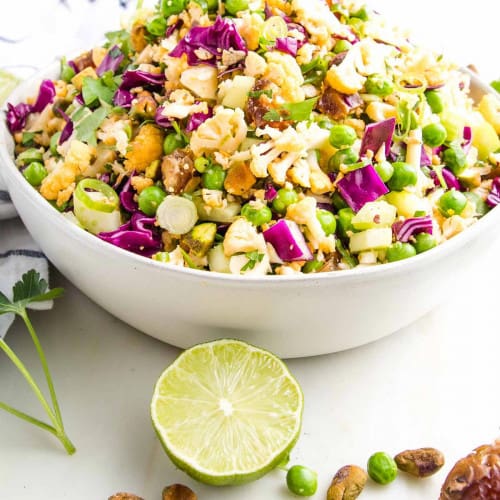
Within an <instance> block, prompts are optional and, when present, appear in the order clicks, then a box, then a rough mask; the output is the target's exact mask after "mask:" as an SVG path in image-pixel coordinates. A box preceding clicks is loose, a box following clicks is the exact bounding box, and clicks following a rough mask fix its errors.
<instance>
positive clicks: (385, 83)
mask: <svg viewBox="0 0 500 500" xmlns="http://www.w3.org/2000/svg"><path fill="white" fill-rule="evenodd" d="M365 90H366V92H367V93H368V94H373V95H376V96H379V97H387V96H388V95H391V94H392V93H393V92H394V85H393V84H392V82H391V81H390V80H387V79H386V78H384V77H383V76H382V75H370V76H369V77H368V78H367V79H366V82H365Z"/></svg>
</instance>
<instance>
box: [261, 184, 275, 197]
mask: <svg viewBox="0 0 500 500" xmlns="http://www.w3.org/2000/svg"><path fill="white" fill-rule="evenodd" d="M276 196H278V191H276V188H275V187H274V186H273V185H272V184H268V185H267V187H266V191H265V194H264V198H265V199H266V201H273V200H274V198H276Z"/></svg>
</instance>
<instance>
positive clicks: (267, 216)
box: [241, 203, 273, 226]
mask: <svg viewBox="0 0 500 500" xmlns="http://www.w3.org/2000/svg"><path fill="white" fill-rule="evenodd" d="M241 215H243V217H245V218H246V219H247V220H248V221H250V222H251V223H252V224H253V225H254V226H262V224H267V223H268V222H271V219H272V218H273V213H272V212H271V209H270V208H269V207H268V206H267V205H262V206H261V207H260V208H256V207H253V206H252V205H250V203H247V204H246V205H243V207H242V208H241Z"/></svg>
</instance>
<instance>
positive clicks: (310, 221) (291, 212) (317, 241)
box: [286, 196, 335, 253]
mask: <svg viewBox="0 0 500 500" xmlns="http://www.w3.org/2000/svg"><path fill="white" fill-rule="evenodd" d="M286 217H287V219H290V220H293V221H294V222H296V223H297V224H301V225H304V226H306V227H307V231H306V236H307V239H308V240H309V242H310V243H311V245H312V246H313V248H314V249H315V250H321V251H322V252H325V253H331V252H333V251H334V250H335V237H334V235H333V234H332V235H330V236H326V234H325V232H324V231H323V227H322V226H321V223H320V221H319V220H318V217H317V216H316V200H315V199H314V198H313V197H311V196H306V197H305V198H304V199H302V200H300V201H299V202H297V203H293V204H292V205H290V206H289V207H288V209H287V211H286Z"/></svg>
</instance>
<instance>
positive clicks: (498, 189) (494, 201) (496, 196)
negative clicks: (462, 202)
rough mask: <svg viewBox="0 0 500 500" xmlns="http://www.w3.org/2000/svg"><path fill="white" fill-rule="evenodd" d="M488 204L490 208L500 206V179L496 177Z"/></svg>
mask: <svg viewBox="0 0 500 500" xmlns="http://www.w3.org/2000/svg"><path fill="white" fill-rule="evenodd" d="M486 203H487V204H488V205H489V206H490V207H496V206H497V205H500V177H495V178H494V179H493V182H492V184H491V189H490V192H489V193H488V196H487V198H486Z"/></svg>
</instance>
